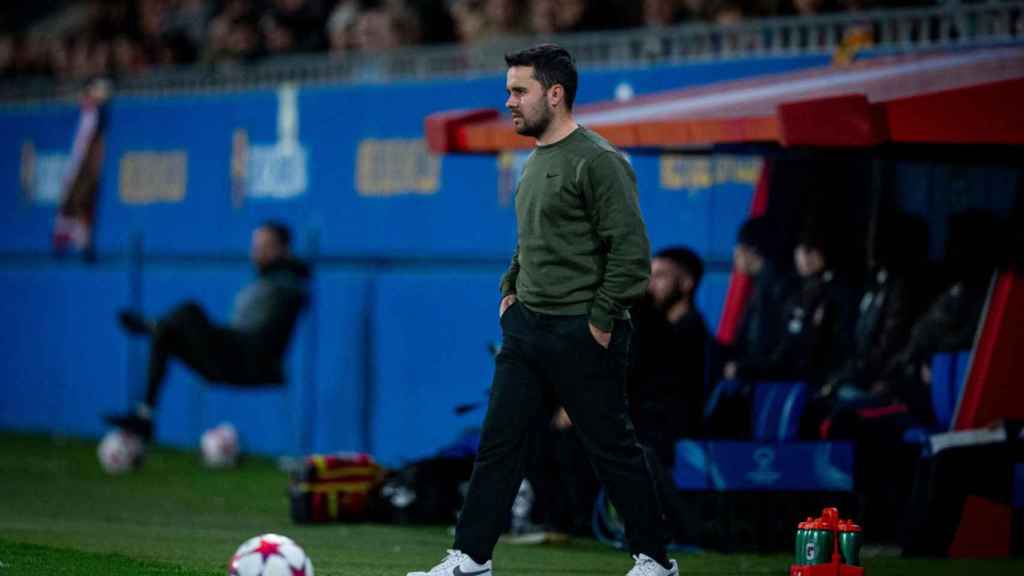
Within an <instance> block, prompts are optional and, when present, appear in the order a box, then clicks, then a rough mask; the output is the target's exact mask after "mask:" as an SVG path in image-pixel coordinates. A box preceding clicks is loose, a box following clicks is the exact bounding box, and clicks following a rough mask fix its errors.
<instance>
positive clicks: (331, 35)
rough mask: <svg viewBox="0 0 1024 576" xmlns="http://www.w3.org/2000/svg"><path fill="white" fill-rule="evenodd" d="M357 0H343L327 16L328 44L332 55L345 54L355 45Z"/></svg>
mask: <svg viewBox="0 0 1024 576" xmlns="http://www.w3.org/2000/svg"><path fill="white" fill-rule="evenodd" d="M358 15H359V7H358V6H357V5H356V0H342V1H341V2H338V4H337V5H336V6H335V7H334V10H333V11H332V12H331V15H330V16H329V17H328V18H327V27H326V28H327V29H326V32H327V46H328V50H329V51H330V53H331V54H332V55H341V54H344V53H346V52H348V51H350V50H352V48H354V47H355V28H356V17H357V16H358Z"/></svg>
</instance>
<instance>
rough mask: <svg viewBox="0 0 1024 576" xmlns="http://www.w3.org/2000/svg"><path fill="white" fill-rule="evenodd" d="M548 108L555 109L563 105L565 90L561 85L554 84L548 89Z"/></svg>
mask: <svg viewBox="0 0 1024 576" xmlns="http://www.w3.org/2000/svg"><path fill="white" fill-rule="evenodd" d="M547 96H548V106H550V107H552V108H556V107H558V106H560V105H564V104H565V88H563V87H562V85H561V84H555V85H554V86H552V87H551V88H548V94H547Z"/></svg>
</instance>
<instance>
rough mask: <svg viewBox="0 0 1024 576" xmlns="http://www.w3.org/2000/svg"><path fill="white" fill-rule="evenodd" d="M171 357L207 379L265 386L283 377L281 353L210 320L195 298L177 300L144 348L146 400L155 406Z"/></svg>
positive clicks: (232, 383) (281, 379)
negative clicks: (266, 349) (146, 351)
mask: <svg viewBox="0 0 1024 576" xmlns="http://www.w3.org/2000/svg"><path fill="white" fill-rule="evenodd" d="M171 358H178V359H179V360H181V361H182V362H183V363H184V364H185V365H186V366H188V367H189V368H191V369H192V370H195V371H196V372H197V373H199V374H200V375H201V376H202V377H203V378H205V379H206V380H207V381H208V382H211V383H218V384H230V385H234V386H268V385H276V384H281V383H283V382H284V375H283V373H282V370H281V365H280V359H277V358H275V357H274V356H273V355H270V354H266V353H265V352H264V351H263V347H262V346H261V344H260V341H259V340H258V338H255V337H254V336H253V335H251V334H245V333H242V332H239V331H237V330H231V329H230V328H224V327H222V326H217V325H215V324H213V323H211V322H210V320H209V319H208V318H207V316H206V313H205V312H204V311H203V309H202V307H200V306H199V305H198V304H196V303H195V302H186V303H184V304H182V305H180V306H178V307H177V308H175V309H174V310H172V311H171V312H170V313H169V314H168V315H167V316H165V317H164V318H162V319H161V320H160V321H159V322H157V325H156V331H155V332H154V334H153V337H152V341H151V342H150V350H149V370H148V374H147V382H146V404H147V405H149V406H156V402H157V400H158V399H159V396H160V389H161V388H162V386H163V382H164V378H165V376H166V375H167V366H168V363H169V362H170V359H171Z"/></svg>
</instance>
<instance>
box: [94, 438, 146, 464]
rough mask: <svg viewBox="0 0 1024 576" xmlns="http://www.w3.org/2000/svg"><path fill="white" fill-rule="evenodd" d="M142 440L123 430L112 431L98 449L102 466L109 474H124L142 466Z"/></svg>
mask: <svg viewBox="0 0 1024 576" xmlns="http://www.w3.org/2000/svg"><path fill="white" fill-rule="evenodd" d="M144 452H145V450H144V448H143V446H142V440H141V439H140V438H139V437H138V436H136V435H134V434H130V433H128V432H125V431H123V430H111V431H110V432H107V434H106V435H105V436H104V437H103V439H102V440H100V445H99V447H98V448H97V449H96V455H97V456H98V457H99V460H100V466H102V467H103V470H104V471H105V472H106V473H107V474H124V473H125V472H130V471H131V470H134V469H135V468H137V467H138V466H139V465H140V464H142V456H143V453H144Z"/></svg>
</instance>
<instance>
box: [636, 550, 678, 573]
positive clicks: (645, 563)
mask: <svg viewBox="0 0 1024 576" xmlns="http://www.w3.org/2000/svg"><path fill="white" fill-rule="evenodd" d="M633 560H636V564H634V565H633V569H632V570H630V571H629V573H627V574H626V576H679V566H678V565H677V564H676V561H675V560H669V562H670V563H671V564H672V568H670V569H668V570H666V569H665V567H664V566H662V565H661V564H658V562H657V561H656V560H654V559H653V558H651V557H649V556H648V555H647V554H641V555H639V556H633Z"/></svg>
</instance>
